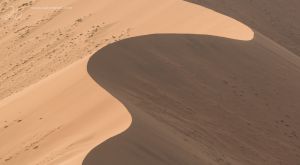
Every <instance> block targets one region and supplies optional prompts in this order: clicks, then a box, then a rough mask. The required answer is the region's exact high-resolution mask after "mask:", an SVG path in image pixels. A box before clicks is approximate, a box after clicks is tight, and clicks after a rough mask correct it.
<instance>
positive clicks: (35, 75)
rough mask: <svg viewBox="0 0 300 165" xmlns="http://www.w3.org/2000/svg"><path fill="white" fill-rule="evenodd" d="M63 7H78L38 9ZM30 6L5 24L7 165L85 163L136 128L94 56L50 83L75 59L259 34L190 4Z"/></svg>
mask: <svg viewBox="0 0 300 165" xmlns="http://www.w3.org/2000/svg"><path fill="white" fill-rule="evenodd" d="M24 2H25V1H24ZM14 3H21V2H20V1H17V2H11V5H14ZM59 5H61V6H64V7H69V6H71V7H72V10H67V9H65V10H58V11H52V10H50V11H48V10H46V11H43V12H41V11H39V10H36V9H39V7H40V8H42V9H43V6H44V7H45V6H46V7H47V6H59ZM22 6H23V5H22ZM25 6H27V7H26V8H24V10H21V12H22V17H21V18H18V19H20V20H18V21H16V20H14V19H9V20H4V22H3V23H6V24H5V25H4V24H2V25H3V26H2V28H3V29H2V32H3V36H4V37H3V38H1V39H2V40H1V43H2V46H1V49H2V50H3V52H4V54H1V56H2V57H3V58H4V60H3V61H1V87H0V88H1V90H0V91H1V92H0V93H1V94H0V96H1V98H4V97H6V96H8V95H11V94H14V95H12V96H10V97H8V98H6V99H4V100H2V101H1V103H0V122H1V127H2V128H1V132H0V141H1V142H0V143H1V146H2V147H1V148H0V162H1V163H2V164H9V165H10V164H19V163H20V162H22V164H29V165H32V164H72V165H73V164H81V163H82V161H83V159H84V157H85V156H86V154H87V153H88V152H89V151H90V150H91V149H92V148H94V147H96V146H97V145H98V144H100V143H101V142H103V141H104V140H105V139H107V138H109V137H112V136H114V135H116V134H118V133H120V132H121V131H124V130H125V129H126V128H127V127H128V126H129V125H130V122H131V118H130V115H129V113H128V112H127V111H126V110H125V109H124V106H122V104H121V103H120V102H118V101H117V100H116V99H115V98H114V97H112V96H111V95H110V94H109V93H107V92H106V91H105V90H104V89H102V88H101V87H99V86H98V85H97V84H96V83H95V82H94V80H92V78H90V76H89V74H88V73H87V71H86V68H87V65H86V62H87V59H84V60H82V61H79V62H77V63H76V64H73V65H72V66H70V67H68V68H67V69H64V70H62V71H60V72H58V73H55V74H54V75H53V76H50V77H48V78H46V79H44V78H45V77H47V75H49V74H51V73H53V72H56V71H57V70H59V69H60V68H62V67H65V66H67V65H68V64H70V63H72V62H73V61H76V60H77V59H80V58H83V57H84V56H89V55H92V53H93V51H96V50H98V49H99V48H101V47H104V46H105V45H107V44H109V43H112V42H116V41H119V40H121V39H123V38H128V37H132V36H140V35H145V34H152V33H191V34H194V33H195V34H209V35H216V36H223V37H227V38H232V39H239V40H250V39H252V37H253V31H252V30H251V29H250V28H248V27H247V26H245V25H243V24H241V23H239V22H238V21H236V20H234V19H232V18H229V17H227V16H224V15H221V14H218V13H216V12H214V11H211V10H209V9H206V8H203V7H200V6H198V5H194V4H191V3H187V2H183V1H174V0H167V1H164V2H161V1H158V0H155V1H146V0H145V1H141V0H134V1H131V2H130V3H128V2H125V1H124V2H123V1H122V2H120V1H117V0H114V1H111V0H109V1H108V0H105V1H98V0H97V1H96V0H90V1H89V3H88V2H87V1H82V0H69V1H64V2H60V1H52V0H51V1H50V0H44V1H35V2H33V3H29V4H26V5H25ZM178 11H182V12H183V13H178ZM137 13H138V15H137ZM26 15H30V18H27V16H26ZM45 16H47V18H45V19H41V18H43V17H45ZM25 18H26V19H25ZM174 18H176V19H174ZM23 19H24V20H23ZM37 22H38V23H37ZM204 22H205V23H204ZM23 26H24V27H23ZM195 27H197V28H195ZM23 28H25V32H24V34H23V32H22V30H21V31H20V29H23ZM5 29H7V30H12V31H16V32H15V33H6V32H5V31H6V30H5ZM18 29H19V30H18ZM26 29H27V30H26ZM20 35H21V36H20ZM27 41H30V42H27ZM41 79H44V80H43V81H42V82H39V83H38V84H35V85H31V84H32V83H34V82H36V81H38V80H41ZM29 85H31V86H30V87H28V88H27V89H25V90H24V91H22V92H20V93H16V92H18V91H20V90H21V89H23V88H25V87H27V86H29ZM15 93H16V94H15Z"/></svg>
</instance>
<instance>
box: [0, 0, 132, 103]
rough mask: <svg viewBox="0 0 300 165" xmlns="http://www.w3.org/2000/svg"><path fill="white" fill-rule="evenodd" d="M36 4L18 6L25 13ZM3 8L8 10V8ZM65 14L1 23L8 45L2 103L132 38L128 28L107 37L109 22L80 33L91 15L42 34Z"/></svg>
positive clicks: (0, 75)
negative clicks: (71, 65)
mask: <svg viewBox="0 0 300 165" xmlns="http://www.w3.org/2000/svg"><path fill="white" fill-rule="evenodd" d="M10 2H11V3H14V2H12V1H10ZM35 2H36V1H28V0H27V1H20V2H19V3H20V4H19V5H16V6H19V8H21V9H20V12H22V11H26V9H28V8H29V7H30V6H32V5H33V4H34V3H35ZM15 3H16V2H15ZM8 5H9V4H7V5H6V6H8ZM2 8H5V5H4V7H2ZM3 10H5V9H3ZM61 13H62V10H54V11H51V12H49V13H47V14H45V15H43V16H42V17H41V18H39V19H36V18H33V17H32V16H31V15H30V14H27V15H25V14H24V15H22V17H21V18H19V19H18V21H15V20H0V27H1V29H0V36H1V37H0V42H1V41H4V42H3V44H2V48H0V51H1V52H3V53H2V54H1V55H0V58H1V59H3V60H1V61H0V68H1V70H0V84H1V86H0V99H1V98H4V97H7V96H9V95H11V94H13V93H16V92H18V91H20V90H21V89H23V88H24V87H26V86H28V85H29V84H32V83H34V82H37V81H38V80H40V79H42V78H44V77H47V76H48V75H50V74H51V73H53V72H55V71H57V70H58V69H61V68H63V67H64V66H66V65H68V64H70V63H72V62H74V61H76V60H78V59H81V58H83V57H85V56H87V55H91V54H92V53H94V52H95V51H97V50H98V49H99V48H101V47H103V46H105V45H107V44H110V43H112V42H115V41H119V40H121V39H124V38H127V37H129V36H130V31H131V29H130V28H127V29H124V30H123V31H120V32H116V33H115V34H111V35H110V37H107V36H108V34H107V32H106V31H105V30H106V29H108V28H110V26H111V24H109V23H106V22H101V23H98V24H95V25H89V26H88V28H87V30H83V31H80V28H82V27H83V26H86V25H85V21H86V20H88V19H89V17H90V16H92V15H91V14H90V15H87V16H84V17H81V18H78V19H76V20H74V22H73V24H70V25H68V26H65V27H60V28H57V29H55V30H51V31H46V30H43V33H39V30H40V29H43V28H44V27H46V26H47V24H48V23H49V22H51V21H52V20H54V19H55V18H56V17H57V16H59V15H60V14H61ZM28 22H34V23H29V24H28ZM44 29H45V28H44ZM46 29H47V28H46ZM33 36H34V37H33ZM12 59H13V60H12Z"/></svg>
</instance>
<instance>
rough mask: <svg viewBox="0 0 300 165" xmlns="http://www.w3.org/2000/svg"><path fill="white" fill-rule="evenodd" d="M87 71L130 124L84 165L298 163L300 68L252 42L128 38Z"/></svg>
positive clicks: (269, 46) (272, 47)
mask: <svg viewBox="0 0 300 165" xmlns="http://www.w3.org/2000/svg"><path fill="white" fill-rule="evenodd" d="M88 71H89V73H90V75H91V76H92V77H93V78H94V79H95V81H96V82H98V83H99V85H100V86H102V87H103V88H105V89H106V90H108V92H109V93H111V94H112V95H113V96H115V97H116V98H117V99H118V100H120V101H121V102H122V103H123V104H124V105H125V106H126V107H127V109H128V110H129V111H130V112H131V114H132V118H133V122H132V125H131V127H130V128H129V130H127V131H126V132H125V133H123V134H121V135H119V136H116V137H114V138H112V139H110V140H108V141H107V142H105V143H104V144H100V145H99V146H98V147H97V148H95V149H94V150H93V151H92V152H91V153H90V154H89V155H88V156H87V158H86V159H85V161H84V163H83V164H84V165H96V164H111V165H117V164H128V165H130V164H149V165H151V164H159V165H160V164H161V165H163V164H178V165H182V164H195V165H197V164H239V165H240V164H245V165H248V164H249V165H250V164H270V165H275V164H278V165H279V164H297V163H298V162H300V155H299V153H300V139H299V131H300V127H299V124H300V123H299V120H298V119H299V118H300V112H299V111H298V110H299V108H300V104H299V101H298V98H299V97H300V86H299V82H300V59H299V57H297V56H295V55H294V54H293V53H291V52H289V51H287V50H286V49H284V48H283V47H280V46H278V45H277V44H275V43H273V42H272V41H271V40H269V39H267V38H265V37H264V36H261V35H260V34H256V36H255V38H254V40H252V41H235V40H230V39H225V38H220V37H213V36H206V35H176V34H174V35H171V34H169V35H167V34H165V35H163V34H161V35H149V36H142V37H136V38H130V39H126V40H122V41H120V42H117V43H114V44H111V45H109V46H107V47H105V48H103V49H101V50H100V51H99V52H98V53H96V54H95V55H94V56H93V57H92V58H91V59H90V61H89V63H88ZM116 157H117V158H118V159H116Z"/></svg>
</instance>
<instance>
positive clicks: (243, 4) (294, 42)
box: [185, 0, 300, 56]
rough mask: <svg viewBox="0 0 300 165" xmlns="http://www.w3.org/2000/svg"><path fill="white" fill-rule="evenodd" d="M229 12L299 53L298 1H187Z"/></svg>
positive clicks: (299, 22) (233, 16)
mask: <svg viewBox="0 0 300 165" xmlns="http://www.w3.org/2000/svg"><path fill="white" fill-rule="evenodd" d="M185 1H187V2H192V3H195V4H199V5H201V6H205V7H207V8H210V9H212V10H215V11H217V12H219V13H223V14H225V15H228V16H230V17H232V18H234V19H237V20H239V21H241V22H242V23H244V24H246V25H248V26H249V27H251V28H252V29H253V30H255V31H258V32H260V33H262V34H263V35H265V36H267V37H269V38H271V39H272V40H274V41H275V42H277V43H279V44H280V45H282V46H283V47H285V48H287V49H289V50H290V51H292V52H294V53H295V54H297V55H298V56H300V47H299V45H300V35H299V34H300V33H299V32H300V21H298V20H300V10H299V6H300V1H298V0H272V1H261V0H243V1H241V0H226V1H222V3H220V1H219V0H185Z"/></svg>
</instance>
